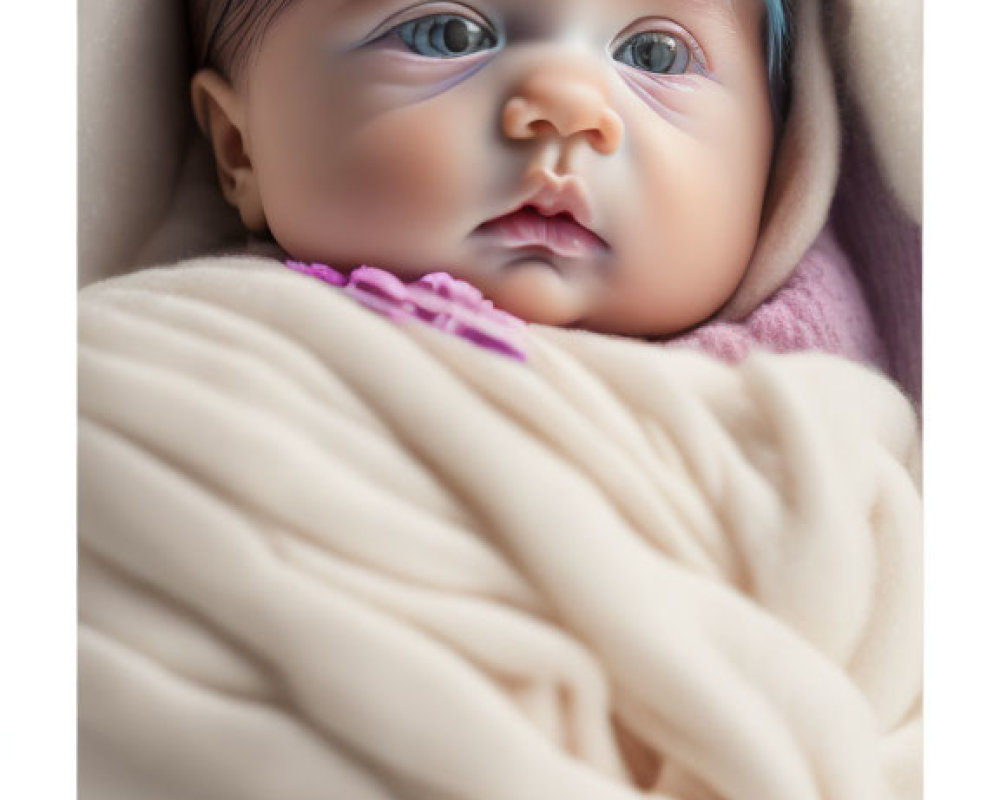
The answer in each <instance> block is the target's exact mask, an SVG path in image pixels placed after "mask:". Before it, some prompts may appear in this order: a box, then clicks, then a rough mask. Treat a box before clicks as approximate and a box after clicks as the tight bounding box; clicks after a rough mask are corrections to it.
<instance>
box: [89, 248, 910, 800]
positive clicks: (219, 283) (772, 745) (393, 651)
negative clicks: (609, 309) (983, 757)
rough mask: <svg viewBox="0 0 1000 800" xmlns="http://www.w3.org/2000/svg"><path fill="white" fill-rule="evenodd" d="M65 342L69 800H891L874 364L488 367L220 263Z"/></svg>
mask: <svg viewBox="0 0 1000 800" xmlns="http://www.w3.org/2000/svg"><path fill="white" fill-rule="evenodd" d="M80 323H81V334H80V340H81V345H80V359H81V372H80V405H81V414H82V419H81V423H80V436H81V451H80V453H81V463H80V478H81V486H80V500H81V507H80V536H81V551H80V564H81V576H80V614H81V620H82V628H81V637H80V646H81V651H80V681H81V683H80V702H81V705H80V722H81V748H82V750H81V752H82V754H83V756H82V758H81V797H83V798H88V799H89V798H101V800H118V799H119V798H134V797H137V796H142V797H144V798H160V797H162V798H167V797H170V798H185V800H187V799H190V800H195V799H196V798H199V799H202V798H203V799H204V800H209V798H211V800H226V798H232V799H233V800H253V798H260V799H261V800H272V799H273V798H277V797H281V798H317V800H319V798H331V797H336V798H352V799H354V798H356V799H358V800H363V799H364V798H390V797H392V798H428V800H429V799H430V798H435V799H438V798H475V799H476V800H491V799H493V798H496V799H497V800H499V799H500V798H505V799H506V798H517V800H530V798H539V799H540V800H541V799H542V798H544V800H552V798H575V800H587V799H590V798H594V799H596V798H602V799H603V798H621V799H622V800H625V798H638V797H640V796H643V795H642V794H641V792H640V791H639V790H638V789H637V788H636V787H637V782H638V781H639V780H642V781H643V782H645V784H647V785H648V784H651V785H655V786H656V791H657V796H662V797H669V798H674V799H675V800H715V799H717V798H727V799H729V798H731V799H732V800H737V798H738V800H820V798H822V800H888V799H889V798H900V799H901V798H917V797H919V796H920V794H919V745H920V724H921V718H922V714H921V622H920V604H921V599H920V598H921V585H920V584H921V581H920V573H921V545H920V514H921V510H920V508H921V503H920V493H919V474H918V464H919V461H920V453H919V445H918V431H917V422H916V420H915V418H914V415H913V413H912V411H911V409H910V407H909V405H908V403H907V401H906V400H905V399H904V398H903V397H902V396H901V395H900V394H899V393H898V392H897V390H895V389H894V388H893V387H892V386H891V385H890V384H889V383H888V382H887V381H886V380H884V379H882V378H880V377H879V376H877V375H876V374H874V373H873V372H870V371H868V370H866V369H864V368H862V367H859V366H856V365H853V364H850V363H848V362H845V361H843V360H840V359H836V358H832V357H827V356H821V355H818V354H804V355H798V356H768V355H758V356H753V357H751V358H750V359H748V360H747V361H746V362H745V363H744V364H743V365H742V366H740V367H739V368H731V367H726V366H723V365H721V364H719V363H716V362H714V361H713V360H711V359H709V358H707V357H704V356H702V355H700V354H696V353H688V352H683V351H665V350H664V349H663V348H660V347H654V346H651V345H646V344H642V343H638V342H634V341H630V340H625V339H616V338H612V337H606V336H598V335H594V334H587V333H583V332H579V331H566V330H560V329H550V328H542V327H535V328H533V329H532V338H531V341H530V349H529V359H528V363H527V365H522V364H519V363H517V362H515V361H512V360H509V359H506V358H502V357H498V356H496V355H494V354H492V353H489V352H487V351H484V350H481V349H478V348H476V347H474V346H471V345H470V344H468V343H467V342H465V341H463V340H460V339H457V338H455V337H452V336H448V335H444V334H441V333H439V332H437V331H434V330H432V329H430V328H427V327H425V326H422V325H419V324H416V323H414V324H411V325H409V326H405V327H404V326H399V325H395V324H392V323H390V322H388V321H386V320H384V319H383V318H381V317H378V316H377V315H374V314H372V313H371V312H369V311H368V310H366V309H364V308H362V307H360V306H358V305H357V304H355V303H354V302H353V301H351V300H350V299H349V298H347V297H345V296H344V295H342V294H341V293H339V292H337V291H335V290H333V289H330V288H328V287H325V286H323V285H322V284H320V283H318V282H316V281H315V280H313V279H311V278H307V277H304V276H301V275H298V274H295V273H292V272H290V271H287V270H284V269H282V268H281V267H278V266H276V265H275V264H274V263H273V262H269V261H266V260H260V259H249V258H245V259H212V260H206V261H203V262H195V263H193V264H191V265H188V266H181V267H175V268H169V269H163V270H154V271H147V272H141V273H136V274H134V275H131V276H127V277H125V278H121V279H116V280H114V281H111V282H107V283H103V284H98V285H95V286H93V287H91V288H90V289H88V290H85V291H84V292H83V294H82V295H81V303H80ZM401 386H405V387H406V388H405V391H400V387H401ZM616 727H617V728H618V730H619V734H616ZM619 736H621V737H623V738H619ZM629 764H630V765H631V767H632V769H633V770H635V772H636V774H637V775H641V776H644V777H642V778H635V777H631V776H630V773H629V768H628V765H629ZM137 790H141V792H140V793H139V794H137Z"/></svg>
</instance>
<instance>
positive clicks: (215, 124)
mask: <svg viewBox="0 0 1000 800" xmlns="http://www.w3.org/2000/svg"><path fill="white" fill-rule="evenodd" d="M191 104H192V106H193V107H194V115H195V118H196V119H197V120H198V127H200V128H201V130H202V133H204V134H205V135H206V136H207V137H208V138H209V140H210V141H211V143H212V150H213V151H214V153H215V166H216V170H217V171H218V174H219V184H220V186H221V187H222V194H223V195H224V196H225V198H226V200H227V201H228V202H229V204H230V205H232V206H234V207H235V208H236V209H237V210H238V211H239V212H240V217H242V219H243V225H244V226H245V227H246V228H247V229H248V230H251V231H260V230H264V229H266V228H267V220H266V219H265V217H264V207H263V205H262V203H261V199H260V189H259V186H258V184H257V174H256V172H255V171H254V166H253V161H252V159H251V157H250V153H249V152H247V149H246V141H247V137H246V133H247V129H246V115H245V113H244V108H243V102H242V100H241V98H240V96H239V94H238V93H237V92H236V90H235V89H234V88H233V87H232V86H231V85H230V84H229V82H228V81H227V80H226V79H225V78H223V77H222V76H221V75H219V73H217V72H215V71H214V70H210V69H203V70H200V71H199V72H198V73H197V74H196V75H195V76H194V78H192V79H191Z"/></svg>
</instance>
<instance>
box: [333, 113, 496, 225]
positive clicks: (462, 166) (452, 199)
mask: <svg viewBox="0 0 1000 800" xmlns="http://www.w3.org/2000/svg"><path fill="white" fill-rule="evenodd" d="M457 127H458V126H455V125H450V124H449V123H448V118H447V117H442V116H441V115H440V114H436V113H428V109H414V108H413V107H410V108H407V109H402V110H399V111H395V112H390V113H386V114H383V115H382V116H380V117H379V118H378V119H375V120H372V121H370V122H369V123H368V124H367V125H365V126H363V127H362V128H360V129H359V130H357V131H356V132H355V133H354V134H353V135H352V136H351V138H350V139H349V140H348V142H346V146H345V147H344V148H343V155H342V158H341V162H340V168H341V176H340V179H341V182H342V183H343V185H346V186H350V187H351V192H350V193H351V196H352V197H353V199H354V202H356V203H357V204H358V207H360V208H363V209H365V212H366V213H367V214H369V215H372V216H374V217H376V218H378V219H381V220H384V221H385V223H387V224H389V223H391V224H392V225H394V226H399V227H403V228H406V229H409V230H414V231H419V230H422V229H424V228H427V227H428V226H429V227H431V228H434V229H438V228H441V227H450V226H454V225H455V224H456V216H460V214H461V211H462V210H463V208H467V206H468V202H467V200H468V198H469V196H470V194H471V189H472V186H473V184H474V180H475V175H476V170H477V154H476V152H475V147H474V143H473V142H472V141H470V137H469V136H467V135H463V132H462V131H460V130H457V129H456V128H457Z"/></svg>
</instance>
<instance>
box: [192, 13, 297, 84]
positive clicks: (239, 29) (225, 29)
mask: <svg viewBox="0 0 1000 800" xmlns="http://www.w3.org/2000/svg"><path fill="white" fill-rule="evenodd" d="M292 2H294V0H188V21H189V25H190V30H191V42H192V44H193V53H194V59H195V62H194V67H195V69H202V68H203V67H210V68H212V69H214V70H216V71H217V72H219V73H221V74H222V75H224V76H225V77H226V78H229V79H230V80H231V79H232V78H233V76H234V75H235V74H238V73H239V72H240V71H241V70H242V69H243V68H244V67H245V66H246V62H247V60H248V58H249V57H250V55H251V54H252V53H253V50H254V48H255V47H256V46H257V44H258V43H259V42H260V38H261V37H262V36H263V35H264V33H265V32H266V31H267V28H268V26H269V25H270V24H271V23H272V22H273V21H274V19H275V17H276V16H277V15H278V14H279V13H280V12H281V11H283V10H284V9H285V8H286V7H287V6H288V5H290V4H291V3H292Z"/></svg>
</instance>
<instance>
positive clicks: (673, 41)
mask: <svg viewBox="0 0 1000 800" xmlns="http://www.w3.org/2000/svg"><path fill="white" fill-rule="evenodd" d="M614 57H615V60H617V61H621V62H622V63H623V64H627V65H628V66H630V67H635V68H636V69H641V70H643V71H645V72H653V73H656V74H658V75H680V74H681V73H683V72H686V71H687V68H688V64H689V63H690V61H691V50H690V49H689V48H688V46H687V45H686V44H685V43H684V41H683V40H682V39H680V38H678V37H677V36H674V35H673V34H670V33H666V32H664V31H646V32H645V33H637V34H636V35H635V36H632V37H630V38H629V39H626V40H625V42H624V43H622V45H621V46H620V47H619V48H618V49H617V50H615V53H614Z"/></svg>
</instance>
